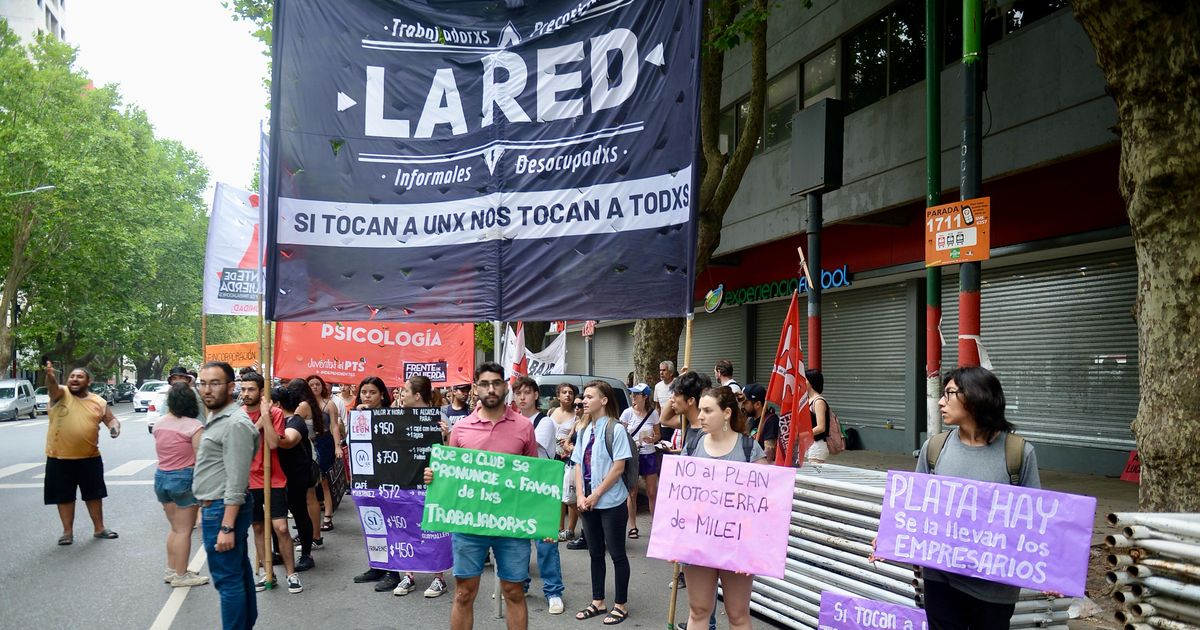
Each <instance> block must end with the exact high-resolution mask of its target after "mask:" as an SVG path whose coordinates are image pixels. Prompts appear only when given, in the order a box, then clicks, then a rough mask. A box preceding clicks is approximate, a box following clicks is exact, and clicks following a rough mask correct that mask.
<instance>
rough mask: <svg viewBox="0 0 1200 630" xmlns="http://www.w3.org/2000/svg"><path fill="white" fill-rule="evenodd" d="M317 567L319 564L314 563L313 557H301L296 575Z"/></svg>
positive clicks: (297, 562) (297, 563)
mask: <svg viewBox="0 0 1200 630" xmlns="http://www.w3.org/2000/svg"><path fill="white" fill-rule="evenodd" d="M316 566H317V563H316V562H313V559H312V556H300V559H299V560H297V561H296V573H300V572H301V571H307V570H309V569H311V568H313V567H316Z"/></svg>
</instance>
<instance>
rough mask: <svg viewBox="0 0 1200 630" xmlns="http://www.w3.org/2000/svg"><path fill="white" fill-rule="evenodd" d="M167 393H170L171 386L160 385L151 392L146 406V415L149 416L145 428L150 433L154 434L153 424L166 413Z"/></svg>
mask: <svg viewBox="0 0 1200 630" xmlns="http://www.w3.org/2000/svg"><path fill="white" fill-rule="evenodd" d="M169 391H171V386H170V385H168V384H166V383H162V384H160V385H158V386H157V387H156V388H155V389H154V391H153V392H151V396H152V397H151V398H150V402H149V403H147V406H146V414H147V415H148V416H150V422H148V423H147V428H148V429H149V431H150V432H151V433H154V422H155V421H156V420H158V419H159V418H161V417H162V416H163V415H165V414H166V413H167V392H169Z"/></svg>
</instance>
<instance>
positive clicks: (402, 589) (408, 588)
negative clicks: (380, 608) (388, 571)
mask: <svg viewBox="0 0 1200 630" xmlns="http://www.w3.org/2000/svg"><path fill="white" fill-rule="evenodd" d="M416 587H417V584H416V582H414V581H413V579H412V577H411V576H408V575H406V576H404V577H403V578H401V579H400V583H399V584H397V585H396V588H394V589H392V595H395V596H396V597H399V596H401V595H408V594H409V593H411V592H413V589H415V588H416Z"/></svg>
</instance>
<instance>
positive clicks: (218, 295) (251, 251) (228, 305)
mask: <svg viewBox="0 0 1200 630" xmlns="http://www.w3.org/2000/svg"><path fill="white" fill-rule="evenodd" d="M258 222H259V197H258V193H251V192H250V191H248V190H242V189H241V188H234V187H233V186H229V185H228V184H222V183H220V182H218V183H217V192H216V194H215V195H214V197H213V207H212V214H211V215H209V217H208V244H207V246H206V247H205V249H204V312H205V313H206V314H208V315H258V296H259V291H260V283H259V278H260V270H261V260H260V251H261V250H260V249H259V242H260V235H259V223H258Z"/></svg>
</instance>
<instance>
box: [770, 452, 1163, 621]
mask: <svg viewBox="0 0 1200 630" xmlns="http://www.w3.org/2000/svg"><path fill="white" fill-rule="evenodd" d="M886 481H887V474H886V473H883V472H880V471H875V470H864V469H861V468H850V467H847V466H838V465H836V464H816V465H809V464H806V465H805V466H804V467H802V468H800V469H798V470H797V471H796V487H795V491H794V493H793V496H792V525H791V531H790V533H789V536H788V558H787V568H786V570H785V577H784V579H782V580H777V579H773V578H765V577H756V578H754V589H753V591H752V592H751V594H750V610H751V611H752V612H754V613H756V614H758V615H760V616H761V617H764V618H766V619H770V620H771V621H774V622H776V623H778V624H780V625H782V626H784V627H787V628H816V627H817V617H818V613H819V611H820V607H821V592H822V591H826V590H831V591H834V592H838V593H844V594H848V595H855V596H858V597H866V598H869V599H874V600H878V601H884V602H891V603H895V604H903V605H906V606H917V607H922V605H923V601H922V593H923V592H924V583H923V581H922V580H921V577H920V573H919V572H918V571H917V570H916V569H915V568H914V567H913V566H912V565H909V564H903V563H899V562H892V561H890V560H880V561H877V562H875V563H870V562H867V556H868V555H869V554H870V553H871V540H872V539H873V538H874V537H875V534H876V532H877V531H878V529H879V513H880V510H881V508H882V505H883V493H884V486H885V483H886ZM1072 602H1073V600H1071V599H1068V598H1049V597H1046V596H1045V595H1043V594H1042V593H1039V592H1037V591H1030V590H1022V591H1021V600H1020V601H1019V602H1017V609H1016V613H1015V614H1014V615H1013V618H1012V623H1011V625H1010V627H1011V628H1061V629H1062V630H1065V629H1066V627H1067V625H1066V622H1067V619H1069V618H1073V617H1074V616H1076V615H1077V609H1075V608H1074V607H1073V606H1072ZM1139 630H1141V629H1139Z"/></svg>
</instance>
